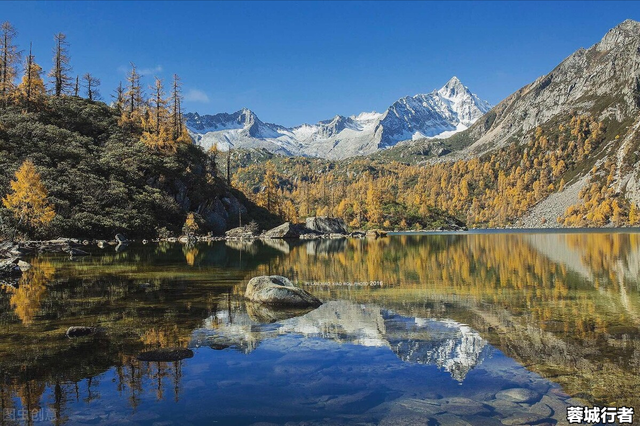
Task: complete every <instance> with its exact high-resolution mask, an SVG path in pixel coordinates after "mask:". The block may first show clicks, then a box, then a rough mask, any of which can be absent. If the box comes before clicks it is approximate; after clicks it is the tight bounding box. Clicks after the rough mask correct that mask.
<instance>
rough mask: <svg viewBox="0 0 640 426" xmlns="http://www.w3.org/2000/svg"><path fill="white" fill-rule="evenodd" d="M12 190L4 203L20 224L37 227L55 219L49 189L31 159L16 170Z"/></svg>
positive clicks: (3, 200)
mask: <svg viewBox="0 0 640 426" xmlns="http://www.w3.org/2000/svg"><path fill="white" fill-rule="evenodd" d="M11 191H12V192H11V193H9V194H7V195H6V196H5V197H4V198H3V199H2V204H3V205H4V206H5V207H6V208H7V209H9V211H11V213H13V215H14V216H15V218H16V219H17V220H18V226H27V227H30V228H36V227H39V226H45V225H47V224H48V223H49V222H51V221H52V220H53V218H54V216H55V211H54V209H53V206H52V205H51V203H49V201H48V199H47V196H48V194H47V190H46V188H45V187H44V185H43V184H42V181H41V179H40V175H39V174H38V172H37V171H36V168H35V166H34V165H33V163H32V162H31V161H30V160H26V161H25V162H24V163H22V166H20V168H19V169H18V171H16V173H15V180H13V181H11Z"/></svg>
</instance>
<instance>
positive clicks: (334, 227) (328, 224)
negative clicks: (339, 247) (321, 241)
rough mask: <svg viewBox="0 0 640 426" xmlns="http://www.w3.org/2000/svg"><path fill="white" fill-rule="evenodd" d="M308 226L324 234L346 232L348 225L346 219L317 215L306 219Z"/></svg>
mask: <svg viewBox="0 0 640 426" xmlns="http://www.w3.org/2000/svg"><path fill="white" fill-rule="evenodd" d="M306 225H307V228H309V229H312V230H314V231H318V232H322V233H323V234H346V233H347V225H346V224H345V223H344V220H342V219H340V218H337V217H327V216H316V217H308V218H307V220H306Z"/></svg>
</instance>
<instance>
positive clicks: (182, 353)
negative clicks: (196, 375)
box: [137, 348, 193, 362]
mask: <svg viewBox="0 0 640 426" xmlns="http://www.w3.org/2000/svg"><path fill="white" fill-rule="evenodd" d="M137 358H138V360H139V361H148V362H172V361H180V360H183V359H186V358H193V351H192V350H191V349H185V348H160V349H154V350H152V351H146V352H142V353H140V354H139V355H138V357H137Z"/></svg>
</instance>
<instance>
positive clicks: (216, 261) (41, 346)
mask: <svg viewBox="0 0 640 426" xmlns="http://www.w3.org/2000/svg"><path fill="white" fill-rule="evenodd" d="M87 249H88V250H90V251H92V256H89V257H84V258H75V259H73V260H70V259H69V258H68V257H66V256H55V255H45V256H40V257H38V258H34V259H31V263H32V265H33V268H32V270H30V271H29V273H27V274H24V275H23V276H22V278H21V279H20V280H18V281H17V282H15V283H8V284H4V285H2V291H0V325H1V327H0V373H1V374H0V406H1V407H0V408H2V409H3V410H5V409H6V410H15V411H13V412H14V413H18V412H19V410H26V411H29V412H31V411H32V410H44V411H41V413H42V412H47V413H48V411H47V410H51V413H53V423H56V424H65V423H68V424H82V423H111V424H121V423H133V424H152V423H154V422H160V421H164V422H168V423H171V422H175V423H179V422H180V421H183V422H185V423H191V424H200V423H203V422H205V423H210V422H211V421H214V420H215V421H218V422H219V423H220V424H247V425H250V424H253V423H255V422H257V421H260V420H263V421H266V422H271V423H276V424H284V423H287V422H291V424H300V423H306V424H327V423H331V424H353V423H361V424H392V425H394V426H398V425H402V424H423V423H428V422H431V423H433V424H436V422H438V423H440V424H453V423H455V422H461V421H465V422H467V423H471V424H488V425H491V424H501V423H503V422H507V423H512V424H517V422H525V423H527V422H528V423H539V422H543V423H544V422H548V423H552V424H553V423H555V422H558V424H562V423H563V422H566V421H565V420H564V411H563V410H565V409H566V406H567V405H569V404H582V405H588V406H594V405H599V406H632V407H635V408H636V412H638V411H640V398H639V397H638V395H637V389H638V388H639V387H640V376H638V375H637V374H635V372H636V371H637V369H638V366H640V279H639V278H640V236H639V234H636V233H602V232H600V233H530V234H527V233H511V234H510V233H505V234H441V235H396V236H390V237H389V238H383V239H377V240H374V239H362V240H360V239H337V240H313V241H275V242H274V241H270V242H268V243H265V242H262V241H253V242H242V241H228V242H216V243H211V244H196V245H190V246H185V245H180V244H168V243H162V244H157V245H154V244H149V245H146V246H135V245H130V246H129V247H127V249H126V250H125V251H119V252H117V251H115V249H114V248H113V247H107V248H105V249H104V250H100V249H98V248H95V247H87ZM271 274H279V275H284V276H287V277H289V278H291V279H292V280H293V281H294V282H297V283H298V285H300V286H303V287H305V288H306V289H307V290H309V291H310V292H312V293H314V295H316V296H318V297H320V298H321V299H322V300H323V301H325V304H324V305H323V306H321V307H320V308H318V309H317V310H313V311H281V310H278V311H273V310H271V309H268V308H265V307H264V306H259V305H258V306H256V305H252V304H246V303H245V302H244V301H243V300H242V297H241V295H242V294H243V293H244V290H245V285H246V282H247V281H248V280H249V279H250V278H251V277H254V276H256V275H271ZM372 282H375V283H376V285H361V284H362V283H372ZM350 283H351V284H353V285H349V284H350ZM356 283H358V285H356ZM338 284H339V285H338ZM75 325H81V326H82V325H89V326H99V327H101V328H102V330H103V332H102V333H100V334H97V335H95V336H90V337H86V338H80V339H68V338H66V337H64V334H65V331H66V329H67V328H68V327H70V326H75ZM171 348H182V349H184V348H192V349H193V350H194V352H195V353H194V357H193V358H188V359H184V360H181V361H177V360H176V361H173V362H170V361H167V362H146V361H141V360H139V359H138V356H139V354H140V353H142V352H148V351H154V350H158V349H167V350H170V349H171ZM213 349H215V350H213ZM509 389H512V391H509V392H507V393H505V390H509ZM565 392H566V393H565ZM512 393H515V395H516V396H515V397H514V396H513V395H512ZM566 394H569V395H571V397H573V398H575V399H568V397H567V395H566ZM530 395H535V396H533V397H532V396H530ZM509 398H511V399H509ZM514 398H515V399H518V398H520V399H521V400H522V402H517V401H513V399H514ZM525 400H526V401H527V402H524V401H525ZM9 412H12V411H9ZM527 416H529V417H527ZM536 416H537V417H536ZM22 420H24V421H20V420H16V423H34V422H35V421H36V418H35V417H34V418H31V419H28V418H27V419H22ZM421 422H422V423H421ZM5 423H7V424H12V422H5Z"/></svg>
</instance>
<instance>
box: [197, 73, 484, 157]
mask: <svg viewBox="0 0 640 426" xmlns="http://www.w3.org/2000/svg"><path fill="white" fill-rule="evenodd" d="M489 109H491V106H490V105H489V103H488V102H486V101H483V100H481V99H480V98H478V97H477V96H476V95H474V94H473V93H471V91H470V90H469V89H468V88H467V87H466V86H464V85H463V84H462V83H461V82H460V80H459V79H458V78H457V77H453V78H451V80H449V81H448V82H447V84H445V85H444V87H442V88H441V89H440V90H434V91H433V92H431V93H428V94H419V95H415V96H406V97H404V98H401V99H399V100H397V101H396V102H394V103H393V104H392V105H391V106H390V107H389V108H388V109H387V110H386V111H385V112H384V113H377V112H363V113H361V114H359V115H352V116H349V117H344V116H341V115H336V116H335V117H333V118H332V119H330V120H324V121H320V122H319V123H317V124H302V125H300V126H296V127H293V128H288V127H284V126H280V125H277V124H271V123H264V122H262V121H261V120H260V119H259V118H258V117H257V116H256V115H255V114H254V113H253V112H252V111H250V110H248V109H246V108H245V109H242V110H240V111H237V112H235V113H233V114H227V113H221V114H215V115H199V114H198V113H189V114H186V115H185V118H186V123H187V128H188V129H189V132H190V134H191V136H192V138H193V140H194V141H195V143H196V144H198V145H201V146H202V147H204V148H205V149H208V148H210V147H211V146H213V145H214V144H217V146H218V148H219V149H221V150H228V149H229V148H266V149H267V150H269V151H271V152H274V153H278V154H284V155H302V156H311V157H323V158H329V159H342V158H348V157H354V156H357V155H367V154H371V153H373V152H376V151H378V150H380V149H385V148H389V147H392V146H394V145H396V144H397V143H398V142H400V141H404V140H411V139H421V138H445V137H448V136H451V135H452V134H454V133H456V132H459V131H462V130H465V129H467V128H468V127H469V126H471V125H472V124H473V123H474V122H475V121H476V120H477V119H478V118H480V117H481V116H482V115H484V114H485V113H486V112H487V111H489Z"/></svg>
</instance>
